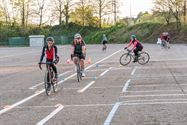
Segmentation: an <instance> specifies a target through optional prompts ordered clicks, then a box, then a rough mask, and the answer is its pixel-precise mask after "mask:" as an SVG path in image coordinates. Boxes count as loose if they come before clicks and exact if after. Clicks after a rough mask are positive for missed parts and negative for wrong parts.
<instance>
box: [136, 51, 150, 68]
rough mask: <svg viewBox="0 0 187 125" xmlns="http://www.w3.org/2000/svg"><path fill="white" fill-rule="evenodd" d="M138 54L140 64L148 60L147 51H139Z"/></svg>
mask: <svg viewBox="0 0 187 125" xmlns="http://www.w3.org/2000/svg"><path fill="white" fill-rule="evenodd" d="M139 55H140V56H139V57H138V63H139V64H140V65H145V64H147V63H148V62H149V60H150V56H149V54H148V53H147V52H141V53H140V54H139Z"/></svg>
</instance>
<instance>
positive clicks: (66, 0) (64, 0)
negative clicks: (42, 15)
mask: <svg viewBox="0 0 187 125" xmlns="http://www.w3.org/2000/svg"><path fill="white" fill-rule="evenodd" d="M54 3H55V9H54V12H57V14H56V15H57V17H58V19H59V25H61V24H62V19H63V17H64V18H65V24H66V25H68V23H69V16H70V11H71V7H72V5H73V4H72V3H73V2H72V0H54Z"/></svg>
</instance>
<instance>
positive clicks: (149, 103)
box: [121, 101, 187, 106]
mask: <svg viewBox="0 0 187 125" xmlns="http://www.w3.org/2000/svg"><path fill="white" fill-rule="evenodd" d="M156 104H159V105H161V104H187V101H181V102H148V103H124V104H121V105H122V106H123V105H124V106H133V105H135V106H137V105H156Z"/></svg>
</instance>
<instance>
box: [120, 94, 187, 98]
mask: <svg viewBox="0 0 187 125" xmlns="http://www.w3.org/2000/svg"><path fill="white" fill-rule="evenodd" d="M186 95H187V94H157V95H156V94H153V95H126V96H120V97H122V98H123V97H156V96H160V97H163V96H186Z"/></svg>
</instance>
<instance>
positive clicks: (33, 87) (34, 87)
mask: <svg viewBox="0 0 187 125" xmlns="http://www.w3.org/2000/svg"><path fill="white" fill-rule="evenodd" d="M70 72H71V71H67V72H64V73H62V74H60V75H59V77H61V76H63V75H66V74H68V73H70ZM43 84H44V82H41V83H38V84H36V85H34V86H32V87H30V88H29V89H36V87H38V86H40V85H43Z"/></svg>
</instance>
